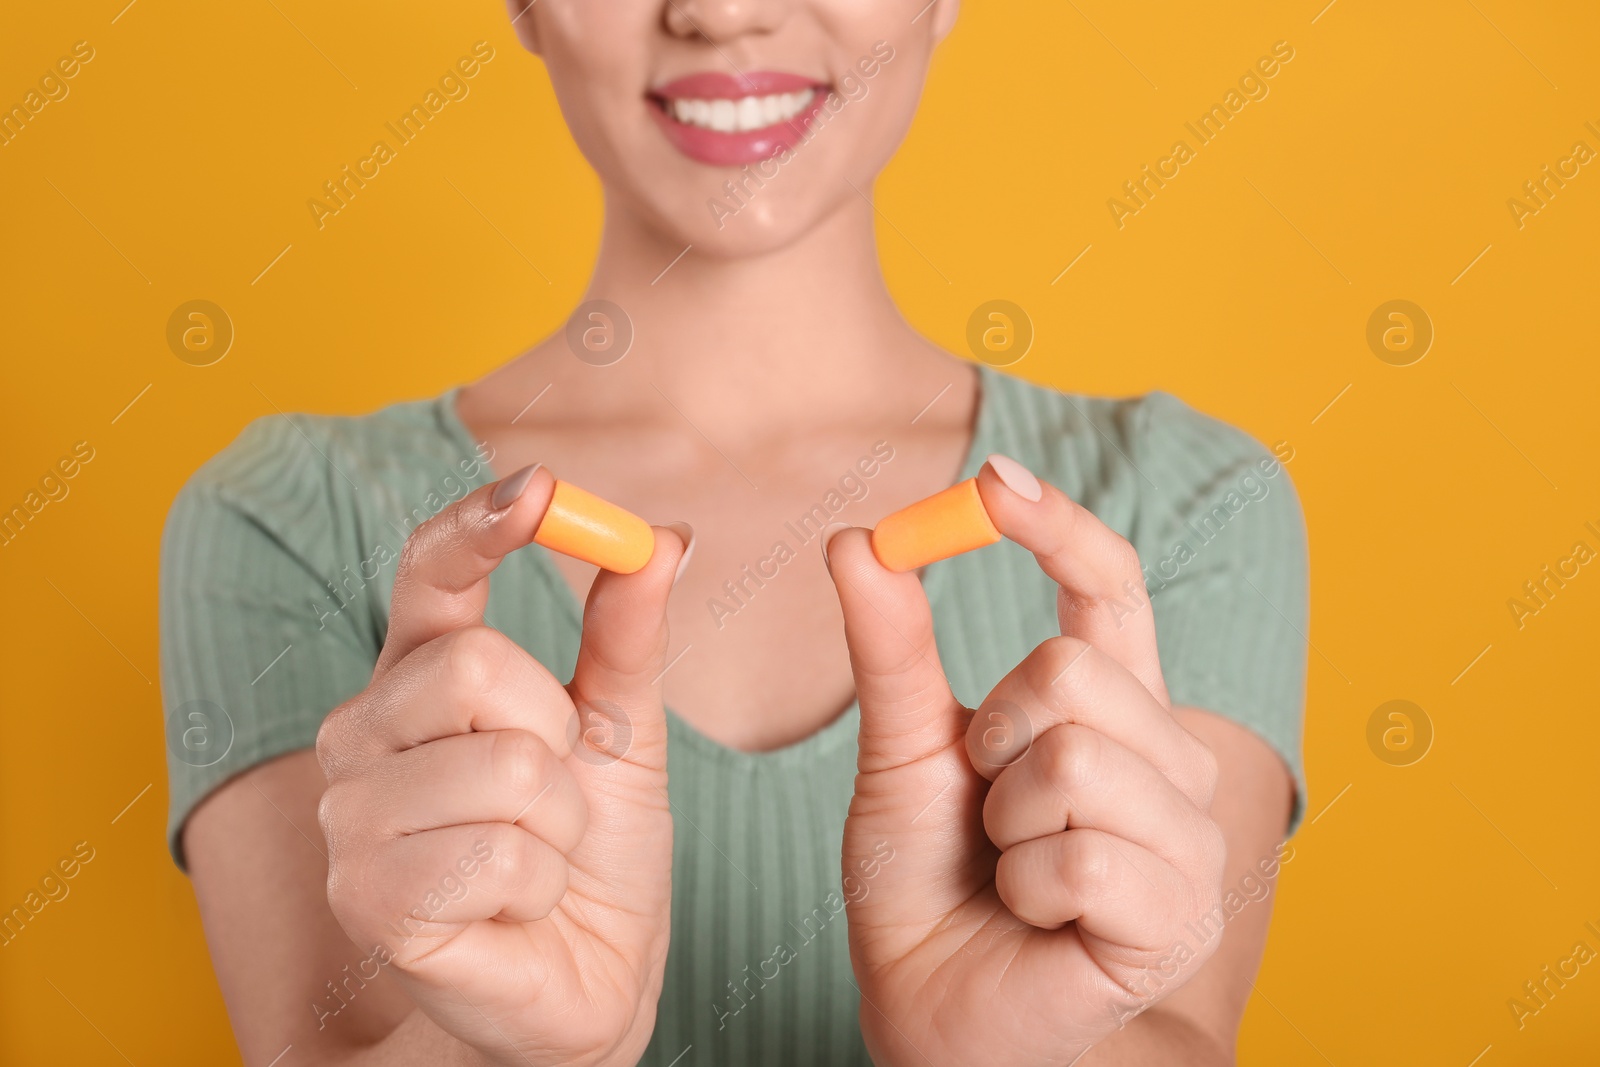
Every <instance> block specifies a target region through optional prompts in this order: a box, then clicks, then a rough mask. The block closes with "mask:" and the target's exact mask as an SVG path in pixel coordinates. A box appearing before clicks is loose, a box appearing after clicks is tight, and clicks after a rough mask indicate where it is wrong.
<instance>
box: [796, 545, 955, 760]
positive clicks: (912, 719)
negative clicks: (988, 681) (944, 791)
mask: <svg viewBox="0 0 1600 1067" xmlns="http://www.w3.org/2000/svg"><path fill="white" fill-rule="evenodd" d="M823 554H824V557H825V559H826V560H827V564H828V572H829V574H831V575H832V577H833V582H834V585H835V587H836V588H837V589H838V592H839V606H840V607H841V608H842V609H843V611H844V637H845V643H846V644H847V645H849V647H850V667H851V670H852V671H853V672H854V674H855V681H856V700H857V702H858V703H859V704H860V706H861V735H860V740H859V747H860V757H859V761H860V762H859V768H860V770H861V771H862V772H863V773H870V772H872V771H879V770H887V769H889V768H891V767H897V766H900V765H901V764H905V763H909V762H911V761H913V760H918V759H922V758H923V757H925V756H928V755H931V754H933V753H935V752H938V751H941V750H943V749H945V748H947V747H949V746H950V745H952V744H964V743H965V737H966V727H967V721H966V720H967V718H968V715H967V711H966V709H965V708H963V707H962V706H961V704H960V703H959V702H958V701H957V700H956V698H955V694H954V693H952V692H951V691H950V683H949V681H948V680H946V678H945V675H944V668H943V667H941V666H940V664H939V650H938V648H937V646H936V645H935V644H934V636H933V611H932V609H931V608H930V607H929V606H928V598H927V596H926V595H925V594H924V593H923V591H922V582H921V581H919V580H918V578H917V576H916V574H915V572H906V573H896V572H894V571H891V570H888V569H887V568H885V567H884V566H883V565H882V564H881V563H879V562H878V560H877V558H876V557H875V556H874V555H873V553H872V546H871V537H870V536H869V533H868V531H866V530H863V529H857V528H854V527H842V528H841V527H833V528H832V536H831V537H830V536H829V535H828V534H827V533H824V541H823Z"/></svg>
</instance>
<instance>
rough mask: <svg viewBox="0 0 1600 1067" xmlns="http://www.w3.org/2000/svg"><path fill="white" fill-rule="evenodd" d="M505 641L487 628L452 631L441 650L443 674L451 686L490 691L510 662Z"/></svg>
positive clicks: (509, 652)
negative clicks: (442, 651)
mask: <svg viewBox="0 0 1600 1067" xmlns="http://www.w3.org/2000/svg"><path fill="white" fill-rule="evenodd" d="M510 656H511V649H510V647H509V642H508V640H507V638H506V637H504V636H503V635H502V634H501V633H500V632H499V631H497V630H492V629H490V628H489V627H487V626H468V627H466V628H465V629H461V630H455V631H453V632H452V633H451V634H450V635H449V637H448V638H447V644H446V647H445V649H444V664H443V667H444V671H445V675H446V677H447V678H448V680H449V682H450V684H451V685H452V686H455V687H458V688H459V689H460V690H461V691H463V692H470V693H482V692H487V691H488V690H490V689H492V688H494V685H495V683H496V681H497V680H498V679H499V677H500V675H501V672H502V671H503V670H504V669H505V665H506V663H507V661H508V660H509V659H510Z"/></svg>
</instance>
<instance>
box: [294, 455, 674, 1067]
mask: <svg viewBox="0 0 1600 1067" xmlns="http://www.w3.org/2000/svg"><path fill="white" fill-rule="evenodd" d="M516 480H517V476H516V475H513V476H511V478H508V479H506V480H505V482H502V483H500V486H487V487H484V488H482V489H480V490H478V491H476V492H474V493H472V494H471V495H469V496H467V497H465V498H463V499H462V500H461V501H459V502H458V503H456V504H455V505H453V506H451V507H450V508H448V509H446V510H445V511H443V512H441V513H440V514H439V515H438V516H437V517H436V518H434V519H432V520H431V521H429V522H427V523H425V524H423V525H422V526H421V527H419V528H418V529H417V530H416V531H415V532H414V533H413V534H412V536H411V539H410V540H409V541H408V542H407V543H406V547H405V550H404V552H403V554H402V556H401V560H400V565H399V571H398V574H397V576H396V580H395V588H394V598H393V608H392V611H391V618H390V621H389V630H388V635H387V639H386V641H385V643H384V647H383V653H382V655H381V657H380V658H379V660H378V664H377V669H376V671H375V672H374V674H373V679H372V684H371V685H370V686H368V687H367V689H366V690H365V691H364V692H362V693H361V694H360V695H359V696H357V697H355V698H354V699H352V700H351V701H349V702H348V703H346V704H344V705H343V706H341V707H340V708H338V709H336V710H335V711H334V712H333V713H332V714H331V715H329V716H328V719H327V721H326V723H325V724H324V726H323V728H322V731H321V733H320V734H319V736H318V738H317V756H318V759H319V760H320V762H321V764H322V769H323V772H324V774H325V775H326V776H327V779H328V789H327V792H326V793H325V794H324V796H323V800H322V805H321V809H320V812H319V816H320V821H321V824H322V829H323V832H324V834H325V835H326V838H327V842H328V859H329V875H328V901H329V904H330V905H331V906H332V909H333V913H334V915H335V917H337V919H338V921H339V923H340V925H341V926H343V928H344V930H345V932H346V933H347V934H349V936H350V937H351V939H353V940H354V941H355V943H356V944H357V945H358V946H360V947H362V948H364V949H365V948H375V949H380V952H379V955H378V961H379V962H381V963H385V964H387V965H388V967H389V969H390V971H391V972H392V973H394V974H396V975H397V976H398V977H399V978H400V981H401V982H402V984H403V985H404V987H405V989H406V991H407V993H408V994H409V995H410V997H411V998H412V999H413V1000H414V1001H415V1003H416V1004H417V1005H418V1006H419V1007H420V1008H421V1009H422V1010H423V1011H424V1012H425V1013H426V1014H427V1015H428V1016H429V1017H430V1018H432V1019H433V1021H434V1022H435V1023H437V1024H438V1026H439V1027H441V1028H442V1029H443V1030H445V1031H446V1032H447V1033H449V1034H451V1035H453V1036H454V1037H455V1038H457V1039H458V1040H460V1041H461V1042H463V1043H464V1044H466V1045H467V1046H468V1047H469V1048H471V1049H473V1050H476V1051H477V1052H478V1053H479V1054H480V1055H481V1057H482V1060H483V1061H484V1062H488V1063H505V1064H518V1065H521V1067H528V1065H534V1067H538V1065H543V1064H610V1063H626V1064H632V1063H635V1062H636V1061H637V1060H638V1058H639V1055H640V1054H641V1053H642V1052H643V1050H644V1048H645V1045H646V1043H647V1042H648V1041H649V1038H650V1033H651V1030H652V1029H653V1027H654V1025H655V1012H656V1002H657V999H658V997H659V995H660V990H661V982H662V968H663V965H664V962H665V959H666V952H667V940H668V935H669V930H670V923H669V912H668V909H669V903H670V899H671V887H670V882H671V868H672V817H671V812H670V809H669V807H668V802H667V794H666V786H667V772H666V759H667V757H666V721H665V717H664V712H663V710H662V704H661V690H660V685H659V682H660V675H661V673H662V669H663V665H664V662H665V656H666V649H667V623H666V602H667V594H668V592H669V590H670V589H671V587H672V582H673V576H674V571H675V569H676V567H677V564H678V560H679V558H680V557H681V555H682V552H683V544H682V542H681V540H680V539H679V538H678V536H677V535H675V534H673V533H672V532H670V531H663V530H660V529H658V530H656V531H655V537H656V547H655V555H654V556H653V557H652V559H651V561H650V563H649V564H648V565H646V566H645V568H644V569H643V570H641V571H639V572H637V573H635V574H631V575H626V576H623V575H617V574H610V573H605V572H602V573H601V575H600V577H599V578H598V579H596V581H595V583H594V586H593V588H592V590H591V592H590V594H589V602H588V607H587V610H586V611H585V614H584V626H583V639H582V646H581V649H580V651H579V654H578V662H577V668H576V671H575V673H574V675H573V679H572V682H571V683H570V684H569V685H566V686H562V685H561V683H560V682H558V681H557V680H556V679H555V678H554V677H552V676H551V674H550V672H549V671H547V670H546V669H545V668H544V667H543V666H541V665H540V664H539V663H538V662H537V661H535V660H534V659H533V657H531V656H529V655H528V654H527V653H526V652H525V651H523V650H522V649H521V648H520V647H519V646H518V645H517V644H516V643H515V642H513V641H512V640H510V639H509V638H507V637H506V636H504V635H503V634H501V633H499V632H497V631H495V630H492V629H489V628H487V627H485V626H484V625H483V624H482V619H483V609H484V605H485V603H486V602H487V599H488V591H489V585H488V582H489V574H490V572H491V571H493V570H494V568H495V566H496V565H497V564H498V563H499V561H500V559H501V558H502V557H503V556H505V555H506V554H507V553H509V552H511V551H513V550H514V549H517V548H520V547H522V546H523V545H526V544H527V543H528V542H529V541H531V540H532V537H533V533H534V530H535V529H536V528H537V527H538V524H539V521H540V520H541V519H542V518H543V516H544V512H545V509H546V508H547V506H548V505H549V501H550V495H551V492H552V488H553V484H554V483H553V479H552V478H551V477H550V475H549V474H548V473H547V472H545V471H543V470H538V471H536V472H534V474H533V475H532V477H531V478H527V477H524V478H523V479H522V488H521V492H520V494H518V493H517V492H516V490H517V488H518V486H517V484H516ZM501 487H504V490H505V492H503V493H502V494H501V496H500V498H499V499H498V500H496V499H495V493H496V490H497V489H498V488H501ZM506 496H512V497H514V499H512V500H511V501H509V502H507V501H506V499H505V497H506ZM496 504H499V505H501V506H499V507H496V506H495V505H496Z"/></svg>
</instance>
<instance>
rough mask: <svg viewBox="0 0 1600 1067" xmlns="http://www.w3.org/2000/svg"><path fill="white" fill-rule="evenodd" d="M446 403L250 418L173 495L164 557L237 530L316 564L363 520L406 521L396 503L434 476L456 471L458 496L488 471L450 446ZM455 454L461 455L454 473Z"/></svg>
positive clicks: (461, 447)
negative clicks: (242, 528)
mask: <svg viewBox="0 0 1600 1067" xmlns="http://www.w3.org/2000/svg"><path fill="white" fill-rule="evenodd" d="M447 400H448V394H447V395H446V397H441V398H433V399H426V400H415V401H406V402H402V403H397V404H393V405H390V406H388V407H385V408H382V409H380V410H378V411H374V412H371V413H368V414H364V415H355V416H330V415H311V414H300V413H294V414H272V415H266V416H263V417H261V418H257V419H255V420H254V421H252V422H250V423H249V424H247V425H246V426H245V427H244V429H243V430H242V431H241V432H240V433H239V435H238V437H236V438H235V439H234V440H233V441H232V442H231V443H230V444H228V445H227V447H225V448H223V449H222V450H221V451H220V452H218V453H217V454H216V455H214V456H212V457H211V458H210V459H208V460H207V461H206V462H205V463H204V464H202V465H201V466H200V467H199V468H198V469H197V470H196V471H195V472H194V474H193V475H191V476H190V478H189V479H188V481H187V482H186V483H185V484H184V486H183V488H182V489H181V490H179V492H178V494H177V496H176V498H175V499H174V501H173V504H172V508H171V510H170V511H169V513H168V516H167V525H166V531H165V535H164V541H165V544H166V546H167V549H168V552H169V553H171V552H172V551H173V550H174V548H176V547H179V546H181V544H182V543H183V542H191V543H193V542H195V541H197V540H203V539H205V538H206V537H208V536H209V535H210V534H211V533H212V532H214V531H215V530H217V529H219V528H222V527H239V526H241V525H243V526H249V527H251V528H253V530H254V531H255V532H256V533H257V534H259V535H264V536H265V537H266V538H268V539H270V540H271V541H272V542H273V543H274V544H275V545H276V546H277V547H279V548H282V549H287V550H288V551H290V552H291V554H294V555H299V556H302V557H307V556H318V555H321V554H322V553H323V551H324V550H325V549H326V548H328V547H331V546H334V545H337V544H339V543H340V542H341V540H342V539H343V537H344V536H345V535H347V534H348V533H350V532H351V530H352V528H353V527H358V526H359V525H361V523H362V520H363V516H365V515H370V514H388V513H389V512H391V511H398V513H404V511H405V509H404V508H402V507H401V506H400V504H399V503H398V501H401V500H405V499H409V498H410V497H413V496H417V495H418V493H419V491H418V490H416V489H413V488H412V483H413V482H417V483H420V484H424V485H425V484H426V483H427V481H428V480H429V478H430V477H431V478H432V479H433V480H434V481H437V480H438V478H439V473H438V472H439V471H440V470H441V469H450V470H456V471H458V472H459V475H460V477H461V479H462V482H463V489H462V490H461V492H462V493H464V492H465V488H464V486H465V483H466V482H467V481H469V480H471V479H472V478H474V477H475V476H476V475H477V474H479V472H480V469H486V467H485V466H484V457H483V456H481V455H478V454H475V453H473V452H472V450H471V447H470V446H469V445H465V444H463V445H459V446H458V445H455V444H454V443H453V442H452V440H451V435H450V432H449V428H448V426H447V425H446V424H445V423H444V422H443V412H442V406H443V405H444V404H445V403H446V402H447ZM458 451H459V452H463V453H465V455H464V456H463V457H461V458H462V462H461V463H459V464H457V463H456V462H455V459H454V458H453V457H454V452H458ZM457 495H460V494H457ZM397 517H398V515H397ZM168 558H171V556H170V555H169V557H168ZM304 562H307V563H312V562H314V561H313V560H311V559H304Z"/></svg>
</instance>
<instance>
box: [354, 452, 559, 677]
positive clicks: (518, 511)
mask: <svg viewBox="0 0 1600 1067" xmlns="http://www.w3.org/2000/svg"><path fill="white" fill-rule="evenodd" d="M555 484H556V480H555V478H554V477H552V476H551V474H550V472H549V471H548V470H546V469H544V467H543V466H541V465H540V464H537V463H536V464H534V465H533V466H531V467H524V468H523V469H522V470H520V471H517V472H516V473H515V474H509V475H507V476H506V477H504V478H502V479H501V480H500V481H498V482H496V483H495V484H493V485H486V486H483V487H482V488H479V489H476V490H474V491H473V492H471V493H468V494H467V495H466V496H464V497H462V498H461V499H460V500H458V501H456V502H455V503H454V504H452V505H450V506H449V507H447V508H445V509H444V510H443V511H441V512H439V514H437V515H435V516H434V517H433V518H431V519H429V520H428V521H427V522H425V523H423V524H422V525H421V526H418V527H417V528H416V529H415V530H414V531H412V533H411V537H410V539H408V540H407V541H406V544H405V547H404V548H403V549H402V550H401V552H400V565H399V568H398V570H397V571H396V574H395V580H394V594H393V597H392V599H391V600H390V606H389V632H388V634H387V635H386V636H385V638H384V642H383V652H382V653H381V654H379V656H378V664H377V668H376V669H375V670H374V671H373V676H374V677H378V676H381V675H383V674H386V673H388V671H390V670H391V669H393V667H394V665H395V664H396V663H399V662H400V661H401V660H402V659H404V658H405V657H406V656H407V655H408V654H409V653H411V652H412V651H414V650H415V649H418V648H420V647H422V646H423V645H425V644H427V643H428V642H429V641H432V640H433V639H434V638H436V637H441V636H443V635H444V634H447V633H450V632H451V631H453V630H459V629H462V628H463V627H466V626H475V625H478V624H479V623H481V622H482V621H483V609H484V606H485V605H486V604H487V603H488V602H489V575H490V574H491V573H492V572H493V571H494V569H495V568H496V567H498V566H499V565H500V561H501V560H502V559H504V558H505V557H506V556H507V555H509V554H510V553H511V552H514V551H516V550H517V549H519V548H521V547H523V546H524V545H526V544H528V543H529V542H531V541H532V540H533V535H534V533H535V531H537V530H538V528H539V523H540V522H541V521H543V519H544V515H545V512H546V511H547V510H549V507H550V499H551V497H552V496H553V495H554V493H555Z"/></svg>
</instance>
